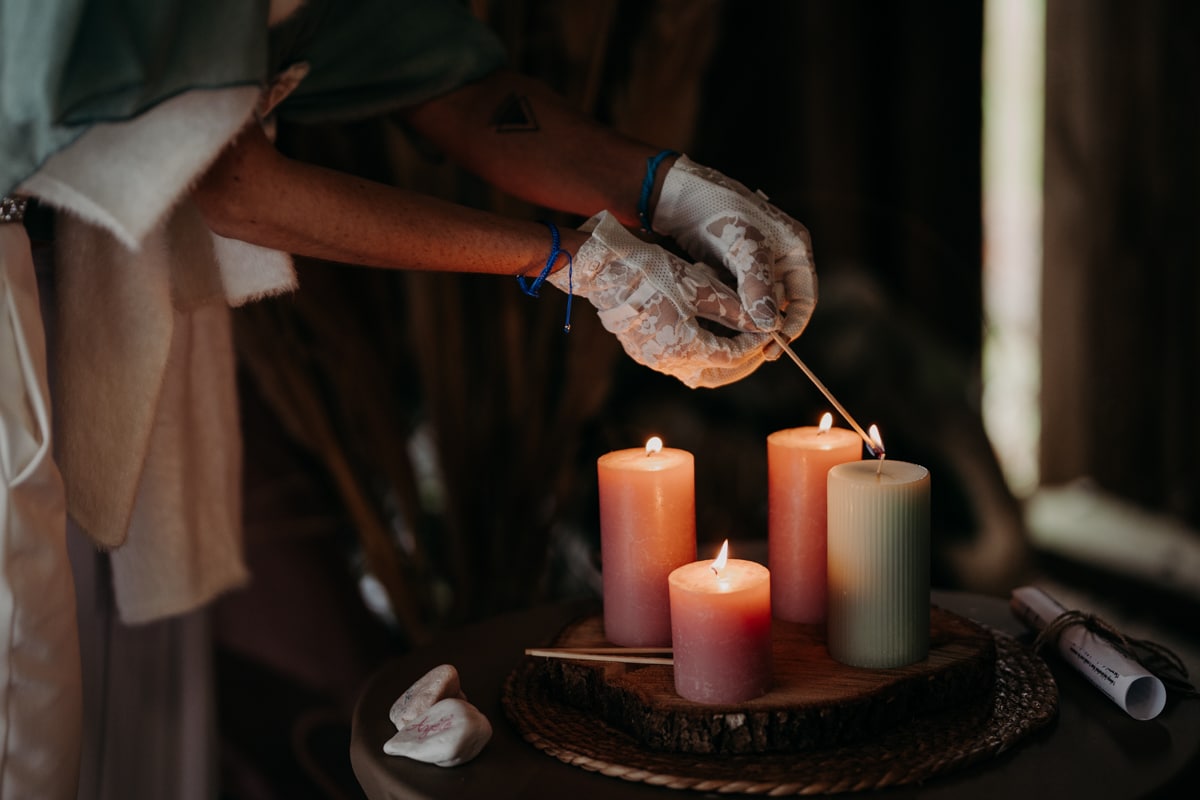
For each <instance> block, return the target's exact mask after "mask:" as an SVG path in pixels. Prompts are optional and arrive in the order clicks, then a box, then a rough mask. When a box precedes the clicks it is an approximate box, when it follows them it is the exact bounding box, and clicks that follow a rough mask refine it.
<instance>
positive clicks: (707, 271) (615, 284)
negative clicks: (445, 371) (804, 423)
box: [547, 211, 771, 388]
mask: <svg viewBox="0 0 1200 800" xmlns="http://www.w3.org/2000/svg"><path fill="white" fill-rule="evenodd" d="M580 230H582V231H585V232H590V233H591V237H590V238H588V240H587V241H586V242H584V243H583V245H582V246H581V247H580V248H579V252H578V253H576V254H575V257H574V261H573V263H572V267H571V268H570V270H568V269H567V268H566V267H564V268H562V269H559V270H558V271H557V272H555V273H553V274H551V275H550V276H549V277H548V278H547V281H548V282H549V283H551V284H553V285H554V286H555V287H557V288H559V289H561V290H563V291H564V292H567V291H571V292H573V293H574V294H577V295H579V296H581V297H586V298H587V299H588V300H589V301H591V303H592V305H594V306H595V307H596V309H597V310H598V311H599V316H600V322H601V323H602V324H603V325H604V327H605V329H606V330H608V331H609V332H611V333H613V334H615V335H616V337H617V339H618V340H620V342H621V345H622V346H623V347H624V348H625V352H626V353H628V354H629V355H630V356H631V357H632V358H633V359H634V360H635V361H637V362H638V363H639V364H644V365H645V366H647V367H650V368H651V369H655V370H657V371H659V372H663V373H666V374H667V375H673V376H675V377H676V378H678V379H679V380H681V381H683V383H685V384H687V385H688V386H690V387H692V388H696V387H698V386H705V387H713V386H721V385H723V384H726V383H732V382H733V381H736V380H739V379H740V378H744V377H745V376H747V375H749V374H750V373H751V372H753V371H754V370H755V369H756V368H757V367H758V366H759V365H760V364H761V363H762V362H763V349H764V348H765V347H766V346H767V344H769V343H770V339H771V337H770V335H769V334H766V333H761V332H754V333H747V332H746V331H755V330H756V326H755V324H754V323H753V321H752V320H751V319H750V317H749V315H748V314H747V313H746V310H745V309H744V308H742V304H741V301H740V300H739V299H738V296H737V294H736V293H735V292H734V291H733V290H732V289H731V288H730V287H728V286H726V285H725V284H724V283H722V282H721V280H720V278H719V277H718V275H717V272H716V270H714V269H713V268H712V267H710V266H708V265H707V264H689V263H688V262H687V261H684V260H683V259H681V258H678V257H677V256H674V255H672V254H671V253H668V252H667V251H666V250H664V249H662V248H661V247H658V246H657V245H653V244H649V243H647V242H643V241H642V240H641V239H639V238H637V237H636V236H634V235H633V234H632V233H630V232H629V231H628V230H626V229H625V227H624V226H623V225H621V223H620V222H618V221H617V220H616V218H615V217H613V216H612V215H611V214H609V213H608V212H607V211H602V212H601V213H599V214H597V215H596V216H594V217H592V218H591V219H590V220H588V221H587V222H586V223H584V225H583V226H582V227H581V228H580ZM568 282H569V283H570V288H569V289H568ZM701 319H707V320H711V321H713V322H718V323H720V324H722V325H724V326H726V327H727V328H730V329H732V330H731V331H730V332H731V334H732V335H730V336H721V335H719V334H717V333H714V332H712V331H709V330H705V329H704V328H703V327H701V325H700V320H701Z"/></svg>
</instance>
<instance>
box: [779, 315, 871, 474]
mask: <svg viewBox="0 0 1200 800" xmlns="http://www.w3.org/2000/svg"><path fill="white" fill-rule="evenodd" d="M771 335H772V336H774V337H775V343H776V344H778V345H779V346H780V348H782V349H783V352H785V353H787V354H788V357H789V358H791V359H792V361H795V362H796V366H797V367H799V368H800V371H801V372H803V373H804V374H805V375H807V376H808V379H809V380H810V381H812V382H813V385H814V386H816V387H817V388H818V389H820V390H821V394H823V395H825V399H826V400H828V401H829V402H830V403H833V407H834V408H836V409H837V411H838V413H839V414H841V415H842V417H843V418H844V419H845V420H846V422H849V423H850V427H851V428H854V432H855V433H857V434H858V435H859V436H861V437H862V440H863V441H864V442H866V443H867V447H868V448H869V449H870V450H871V452H872V453H874V454H875V455H882V454H883V450H881V449H880V447H879V443H878V442H876V441H875V440H874V439H872V438H871V437H870V436H868V435H867V433H866V431H864V430H863V429H862V426H861V425H859V424H858V423H857V422H856V421H855V420H854V417H852V416H850V412H849V411H847V410H846V409H845V408H844V407H843V406H842V404H841V403H839V402H838V401H837V398H836V397H834V396H833V392H831V391H829V390H828V389H826V388H825V384H823V383H821V381H820V379H819V378H817V376H816V375H815V374H814V373H813V371H812V370H811V369H809V368H808V365H807V364H805V363H804V362H803V361H801V360H800V356H798V355H796V353H795V351H793V350H792V348H791V347H790V346H789V345H788V342H787V339H784V338H783V335H782V334H780V333H779V331H771Z"/></svg>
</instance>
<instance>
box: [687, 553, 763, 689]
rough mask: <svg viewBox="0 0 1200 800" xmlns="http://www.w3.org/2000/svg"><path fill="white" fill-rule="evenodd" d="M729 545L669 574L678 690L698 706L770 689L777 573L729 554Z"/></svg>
mask: <svg viewBox="0 0 1200 800" xmlns="http://www.w3.org/2000/svg"><path fill="white" fill-rule="evenodd" d="M728 549H729V542H725V544H724V545H723V546H722V548H721V554H720V555H719V556H717V558H715V559H711V560H708V561H696V562H694V563H691V564H685V565H684V566H682V567H679V568H678V569H676V570H675V571H673V572H672V573H671V576H670V584H671V651H672V653H671V656H672V659H673V661H674V666H673V669H674V672H675V691H676V692H677V693H678V694H679V696H680V697H683V698H684V699H686V700H692V701H694V702H697V703H710V704H714V705H716V704H720V705H728V704H732V703H741V702H744V701H746V700H751V699H753V698H755V697H758V696H760V695H763V694H766V693H767V692H768V691H770V689H771V673H772V666H771V573H770V572H768V571H767V568H766V567H764V566H763V565H762V564H756V563H755V562H753V561H742V560H739V559H728Z"/></svg>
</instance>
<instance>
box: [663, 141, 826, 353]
mask: <svg viewBox="0 0 1200 800" xmlns="http://www.w3.org/2000/svg"><path fill="white" fill-rule="evenodd" d="M652 227H653V228H654V230H655V231H656V232H658V233H661V234H665V235H667V236H670V237H671V238H672V239H674V240H675V241H676V242H678V243H679V244H680V246H681V247H683V249H684V250H685V251H686V252H687V254H688V255H690V256H691V257H692V258H694V259H697V260H699V261H703V262H705V263H708V264H721V265H723V266H725V267H726V268H727V269H728V270H729V271H730V272H731V273H733V275H734V276H735V277H736V278H737V286H738V295H739V296H740V297H741V300H742V305H743V306H745V308H746V310H747V312H748V313H749V314H750V317H751V319H753V320H754V322H755V324H756V326H757V327H758V329H759V330H764V331H774V330H778V331H780V332H781V333H782V334H783V335H784V336H785V337H786V338H787V340H788V341H792V340H793V339H795V338H796V337H797V336H799V335H800V332H801V331H803V330H804V327H805V326H806V325H807V324H808V320H809V318H810V317H811V316H812V312H813V308H814V307H815V306H816V304H817V276H816V273H815V271H814V270H813V260H812V243H811V241H810V240H809V236H808V230H807V229H805V227H804V226H803V225H801V224H800V223H799V222H797V221H796V220H794V219H792V218H791V217H789V216H788V215H786V214H784V213H783V212H782V211H780V210H779V209H777V208H775V206H773V205H771V204H770V203H768V202H767V200H766V198H765V197H764V196H763V195H760V194H757V193H755V192H751V191H750V190H749V189H747V188H746V187H745V186H743V185H742V184H740V183H738V182H737V181H735V180H732V179H730V178H727V177H726V176H724V175H722V174H721V173H719V172H717V171H716V170H714V169H710V168H708V167H702V166H700V165H699V164H696V163H695V162H693V161H691V160H690V159H689V158H688V157H687V156H680V157H679V158H678V159H677V160H676V161H675V163H674V165H672V167H671V169H670V171H669V172H667V176H666V178H665V179H664V181H663V188H662V193H661V195H660V197H659V200H658V205H657V206H656V207H655V209H654V219H653V221H652ZM779 312H782V314H783V316H782V319H781V318H780V313H779ZM779 354H780V350H779V348H778V347H775V346H772V347H770V348H768V349H767V357H768V358H777V357H778V356H779Z"/></svg>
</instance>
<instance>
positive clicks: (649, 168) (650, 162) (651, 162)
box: [638, 150, 679, 233]
mask: <svg viewBox="0 0 1200 800" xmlns="http://www.w3.org/2000/svg"><path fill="white" fill-rule="evenodd" d="M677 155H679V153H677V152H675V151H674V150H663V151H662V152H659V153H655V154H654V155H652V156H650V157H649V158H647V159H646V177H645V178H643V179H642V193H641V195H639V196H638V219H639V220H641V221H642V230H643V231H645V232H646V233H651V232H652V231H651V228H650V193H651V192H653V191H654V177H655V176H656V175H657V174H658V165H659V164H661V163H662V162H663V160H664V159H667V158H670V157H671V156H677Z"/></svg>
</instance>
